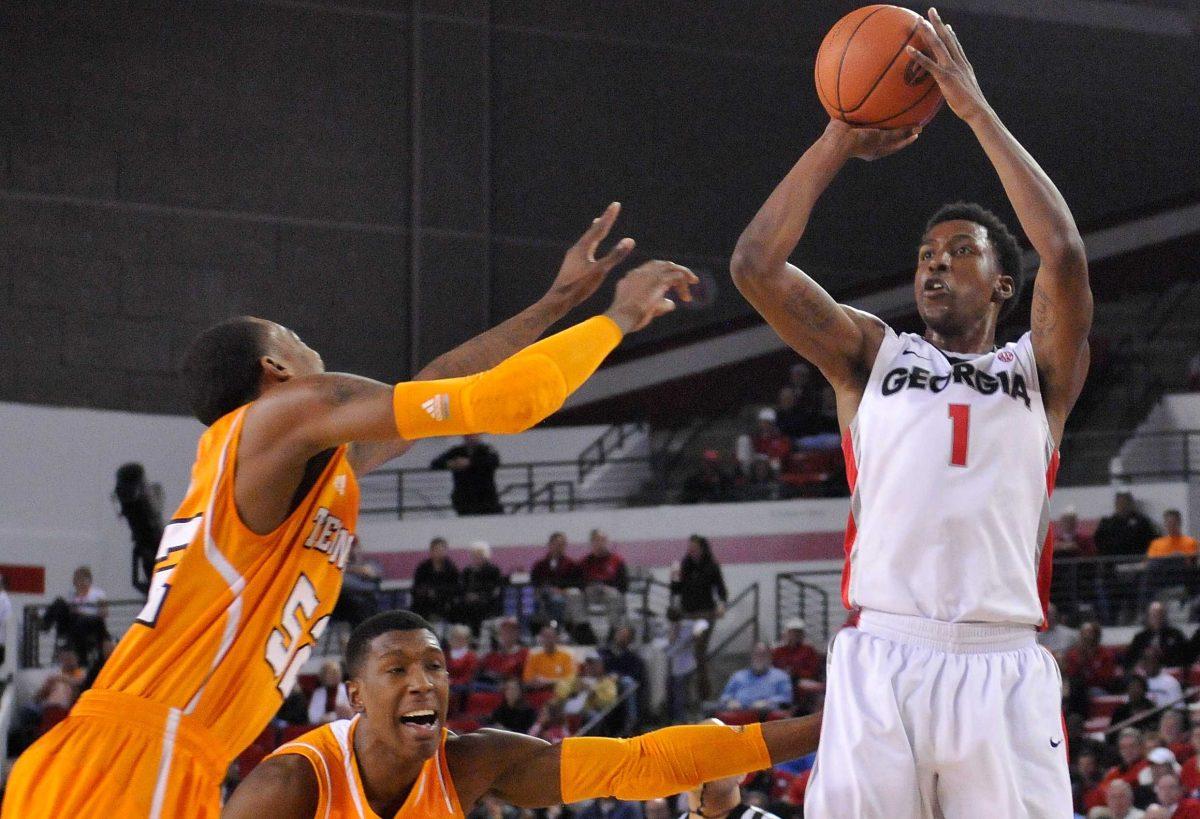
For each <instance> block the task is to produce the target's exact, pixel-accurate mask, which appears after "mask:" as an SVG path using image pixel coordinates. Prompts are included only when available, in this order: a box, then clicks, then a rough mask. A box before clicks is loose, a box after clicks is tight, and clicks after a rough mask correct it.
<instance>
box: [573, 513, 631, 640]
mask: <svg viewBox="0 0 1200 819" xmlns="http://www.w3.org/2000/svg"><path fill="white" fill-rule="evenodd" d="M589 546H590V550H589V551H588V553H587V556H586V557H584V558H583V561H582V563H581V564H580V572H581V574H582V575H583V583H584V587H583V594H584V598H585V599H586V600H587V602H588V603H589V604H590V605H594V606H600V607H601V608H603V609H604V616H605V617H606V618H607V619H608V622H609V625H610V626H611V625H612V624H613V623H615V622H616V621H617V619H618V618H619V617H620V616H621V614H622V613H624V611H625V592H626V591H627V590H628V589H629V570H628V569H627V568H626V566H625V559H624V558H622V557H621V556H620V555H619V554H617V553H616V552H614V551H613V550H612V549H610V548H609V542H608V534H607V533H606V532H605V531H604V530H603V529H593V530H592V532H591V535H589Z"/></svg>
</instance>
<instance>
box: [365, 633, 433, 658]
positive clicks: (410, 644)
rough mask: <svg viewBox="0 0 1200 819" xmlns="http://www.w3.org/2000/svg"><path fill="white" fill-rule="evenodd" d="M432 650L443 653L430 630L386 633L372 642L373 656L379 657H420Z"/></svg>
mask: <svg viewBox="0 0 1200 819" xmlns="http://www.w3.org/2000/svg"><path fill="white" fill-rule="evenodd" d="M430 649H433V650H435V651H441V649H442V647H441V644H439V643H438V639H437V637H436V636H434V634H433V633H432V632H430V631H429V630H428V629H423V628H418V629H412V630H409V631H385V632H384V633H383V634H380V635H379V636H377V637H375V638H374V639H373V640H371V656H372V657H379V656H382V655H384V654H404V655H407V656H410V657H419V656H421V655H422V654H424V653H426V652H427V651H429V650H430Z"/></svg>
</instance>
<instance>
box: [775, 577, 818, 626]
mask: <svg viewBox="0 0 1200 819" xmlns="http://www.w3.org/2000/svg"><path fill="white" fill-rule="evenodd" d="M785 583H791V584H792V585H793V586H795V587H796V589H797V591H798V592H799V593H798V595H797V600H798V602H799V605H798V607H797V608H798V613H799V616H800V619H802V620H804V621H806V622H807V621H808V619H809V617H808V596H807V595H806V594H805V592H806V591H807V592H811V593H813V594H815V595H816V596H817V598H818V600H819V601H820V602H819V605H820V617H821V625H822V627H823V628H824V636H825V639H828V637H829V631H830V628H829V592H827V591H826V590H825V589H823V588H821V587H820V586H818V585H816V584H814V583H808V582H806V581H804V580H801V579H800V573H798V572H780V573H779V574H777V575H775V633H776V634H777V635H782V634H783V624H784V622H785V621H786V620H787V619H788V618H789V617H791V615H790V614H785V612H784V610H783V608H784V599H783V598H784V595H783V587H784V584H785Z"/></svg>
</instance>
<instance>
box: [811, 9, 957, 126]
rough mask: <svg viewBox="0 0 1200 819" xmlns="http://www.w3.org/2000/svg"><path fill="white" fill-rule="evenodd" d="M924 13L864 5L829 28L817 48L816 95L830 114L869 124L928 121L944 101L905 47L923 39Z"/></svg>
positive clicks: (906, 124) (854, 122)
mask: <svg viewBox="0 0 1200 819" xmlns="http://www.w3.org/2000/svg"><path fill="white" fill-rule="evenodd" d="M921 19H922V18H921V17H920V15H918V14H916V13H914V12H911V11H909V10H908V9H902V8H900V7H898V6H886V5H876V6H863V7H862V8H860V9H855V10H854V11H852V12H850V13H849V14H847V15H846V16H845V17H843V18H842V19H841V20H838V22H837V23H836V24H835V25H834V27H833V28H831V29H830V30H829V33H828V34H826V35H825V39H824V40H822V41H821V48H820V49H819V50H818V51H817V65H816V71H815V72H814V73H815V75H816V83H817V96H818V97H820V99H821V105H823V106H825V110H826V111H827V112H829V116H831V117H834V118H835V119H840V120H842V121H843V122H846V123H848V124H850V125H857V126H861V127H869V128H909V127H912V126H914V125H924V124H925V123H927V122H929V120H931V119H932V118H933V115H934V114H936V113H937V110H938V109H939V108H940V107H941V105H942V93H941V91H940V90H939V89H938V86H937V83H936V82H935V81H934V79H933V77H932V76H930V74H929V72H928V71H926V70H925V69H924V68H922V67H921V66H920V65H918V64H917V63H916V62H915V61H913V59H912V58H911V57H909V56H908V54H906V53H905V51H904V48H905V46H908V45H912V46H914V47H916V48H919V49H921V51H923V52H925V53H928V52H927V51H926V50H925V49H924V48H923V47H922V43H921V37H920V33H919V32H920V25H921Z"/></svg>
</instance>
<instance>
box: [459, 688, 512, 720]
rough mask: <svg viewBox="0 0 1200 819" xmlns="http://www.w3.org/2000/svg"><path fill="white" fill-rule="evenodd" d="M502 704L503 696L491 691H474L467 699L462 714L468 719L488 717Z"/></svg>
mask: <svg viewBox="0 0 1200 819" xmlns="http://www.w3.org/2000/svg"><path fill="white" fill-rule="evenodd" d="M502 702H504V695H503V694H501V693H499V692H493V691H475V692H474V693H472V694H470V695H469V696H468V697H467V707H466V708H464V709H463V710H464V712H465V714H466V715H467V716H470V717H485V716H490V715H491V713H492V712H493V711H495V710H496V709H497V708H499V707H500V704H501V703H502Z"/></svg>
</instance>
